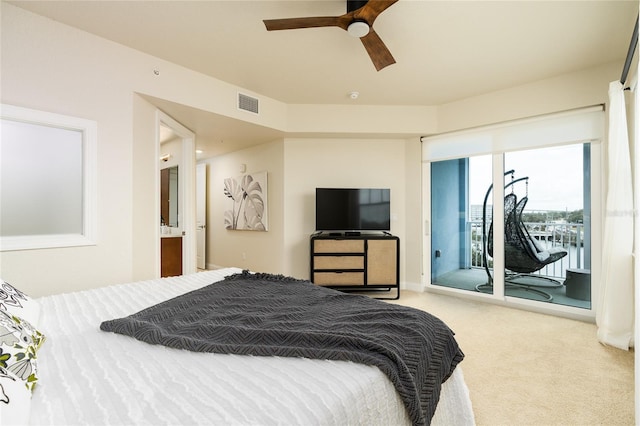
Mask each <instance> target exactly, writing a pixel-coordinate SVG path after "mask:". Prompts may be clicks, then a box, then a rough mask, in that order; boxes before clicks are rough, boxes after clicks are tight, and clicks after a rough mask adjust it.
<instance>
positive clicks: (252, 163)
mask: <svg viewBox="0 0 640 426" xmlns="http://www.w3.org/2000/svg"><path fill="white" fill-rule="evenodd" d="M283 161H284V155H283V143H282V141H274V142H271V143H266V144H262V145H259V146H257V147H254V148H248V149H244V150H241V151H236V152H233V153H231V154H227V155H222V156H219V157H216V158H212V159H209V160H207V161H206V163H207V165H208V166H207V167H208V169H209V171H208V180H207V257H206V264H207V267H209V268H210V267H213V266H237V267H241V268H247V269H251V270H254V271H261V272H271V273H283V251H282V247H283V233H284V229H285V226H284V213H283V200H284V198H285V193H284V188H283V180H284V174H283V170H284V164H283ZM242 164H244V165H245V166H246V172H245V173H242V172H241V169H240V167H241V165H242ZM257 172H267V208H268V231H267V232H261V231H238V230H228V229H225V226H224V211H225V210H228V209H229V208H231V201H230V199H229V198H227V197H226V196H225V195H224V179H226V178H230V177H232V178H235V177H238V176H241V175H243V174H251V173H257Z"/></svg>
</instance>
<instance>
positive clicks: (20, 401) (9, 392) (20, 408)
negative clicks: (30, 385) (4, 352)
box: [0, 368, 31, 425]
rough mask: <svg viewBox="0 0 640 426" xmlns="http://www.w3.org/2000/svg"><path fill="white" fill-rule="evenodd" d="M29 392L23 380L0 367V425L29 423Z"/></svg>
mask: <svg viewBox="0 0 640 426" xmlns="http://www.w3.org/2000/svg"><path fill="white" fill-rule="evenodd" d="M30 407H31V392H30V391H29V389H27V388H26V386H24V382H23V381H22V380H20V379H19V378H17V377H16V376H15V375H13V374H11V373H10V372H8V371H7V370H5V369H4V368H0V425H26V424H29V413H30V412H31V408H30Z"/></svg>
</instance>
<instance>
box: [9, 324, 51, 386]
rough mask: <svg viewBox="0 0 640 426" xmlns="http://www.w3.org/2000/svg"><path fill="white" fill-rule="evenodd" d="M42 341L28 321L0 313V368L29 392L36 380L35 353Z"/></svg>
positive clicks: (36, 365)
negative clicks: (11, 375)
mask: <svg viewBox="0 0 640 426" xmlns="http://www.w3.org/2000/svg"><path fill="white" fill-rule="evenodd" d="M44 339H45V337H44V335H43V334H42V333H41V332H40V331H38V330H36V328H35V327H33V326H32V325H31V324H29V322H28V321H26V320H24V319H22V318H19V317H18V316H16V315H9V314H7V313H6V312H1V311H0V367H1V368H3V369H5V370H6V371H7V372H9V373H11V374H13V375H15V376H16V377H17V378H18V379H20V380H21V384H22V385H23V386H25V387H26V388H27V389H29V390H30V391H32V390H33V388H34V387H35V385H36V382H37V380H38V362H37V360H36V353H37V352H38V349H40V346H41V345H42V343H43V342H44Z"/></svg>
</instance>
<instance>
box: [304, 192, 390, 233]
mask: <svg viewBox="0 0 640 426" xmlns="http://www.w3.org/2000/svg"><path fill="white" fill-rule="evenodd" d="M390 193H391V191H390V190H389V189H388V188H316V231H324V232H332V231H333V232H361V231H390V230H391V198H390V195H391V194H390Z"/></svg>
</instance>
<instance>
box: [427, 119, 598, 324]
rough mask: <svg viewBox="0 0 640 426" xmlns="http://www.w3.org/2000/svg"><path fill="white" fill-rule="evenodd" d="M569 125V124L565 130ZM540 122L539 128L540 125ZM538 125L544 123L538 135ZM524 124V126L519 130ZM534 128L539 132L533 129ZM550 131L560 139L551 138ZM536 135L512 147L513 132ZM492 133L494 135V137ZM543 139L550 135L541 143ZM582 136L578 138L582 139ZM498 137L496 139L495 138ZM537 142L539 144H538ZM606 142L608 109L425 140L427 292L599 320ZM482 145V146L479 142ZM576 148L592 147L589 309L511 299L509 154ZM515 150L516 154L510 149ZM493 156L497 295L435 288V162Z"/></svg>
mask: <svg viewBox="0 0 640 426" xmlns="http://www.w3.org/2000/svg"><path fill="white" fill-rule="evenodd" d="M563 120H566V125H563ZM536 122H537V123H536ZM536 124H539V125H541V126H539V129H542V130H537V129H536V128H535V127H536ZM519 125H521V126H520V127H519ZM531 125H533V126H534V127H531ZM549 129H551V130H555V131H556V132H557V133H556V134H549ZM527 130H530V131H531V133H532V134H531V137H529V138H527V137H525V138H523V139H527V140H528V143H527V142H525V143H518V144H510V143H509V139H510V137H509V133H511V137H513V136H514V135H519V136H522V132H523V131H527ZM488 134H489V136H488ZM540 134H542V136H547V138H546V139H542V140H543V141H547V142H548V143H546V144H544V143H541V142H540V140H541V139H540V138H539V136H540ZM576 136H577V137H576ZM492 138H493V139H492ZM536 139H537V140H536ZM603 139H604V113H603V111H602V107H601V106H599V107H593V108H589V109H585V110H580V111H572V112H569V113H562V114H554V115H551V116H548V117H541V118H536V119H534V120H523V121H521V122H516V123H507V124H504V125H496V126H490V127H486V128H480V129H475V130H470V131H463V132H456V133H451V134H447V135H443V136H442V135H441V136H438V137H434V138H433V139H432V138H424V140H423V157H422V193H423V208H422V218H423V226H424V229H423V256H422V259H423V261H422V263H423V266H422V268H423V274H422V285H423V288H424V290H425V291H429V292H440V293H447V294H455V295H456V296H461V297H465V298H472V299H477V300H485V301H487V302H491V303H497V304H504V305H507V306H511V307H518V308H521V309H525V310H530V311H536V312H542V313H548V314H552V315H557V316H564V317H569V318H574V319H580V320H587V321H594V320H595V305H596V303H595V302H596V300H597V295H598V291H599V285H598V284H599V281H600V276H601V259H602V253H601V246H602V218H603V212H604V203H603V201H604V200H603V199H602V170H603V158H602V140H603ZM478 142H482V143H480V144H479V143H478ZM575 143H590V144H591V167H590V171H591V175H590V184H591V191H590V192H591V200H590V202H591V236H592V240H591V256H592V259H591V264H592V270H591V294H592V297H591V298H592V303H591V307H590V308H589V309H586V308H578V307H572V306H567V305H560V304H551V303H544V302H539V301H533V300H527V299H522V298H518V297H513V296H507V295H506V294H505V282H504V270H505V260H504V193H505V191H504V171H505V170H504V154H505V153H506V152H510V151H520V150H524V149H534V148H543V147H549V146H561V145H569V144H575ZM509 148H511V149H509ZM488 154H491V155H492V166H493V167H492V181H493V194H492V199H493V206H494V209H493V215H494V216H493V223H494V257H493V268H494V280H493V293H492V294H487V293H481V292H472V291H468V290H461V289H456V288H450V287H444V286H439V285H434V284H432V283H431V276H432V275H431V256H430V253H431V252H432V247H431V162H435V161H442V160H450V159H456V158H467V157H472V156H476V155H488Z"/></svg>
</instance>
